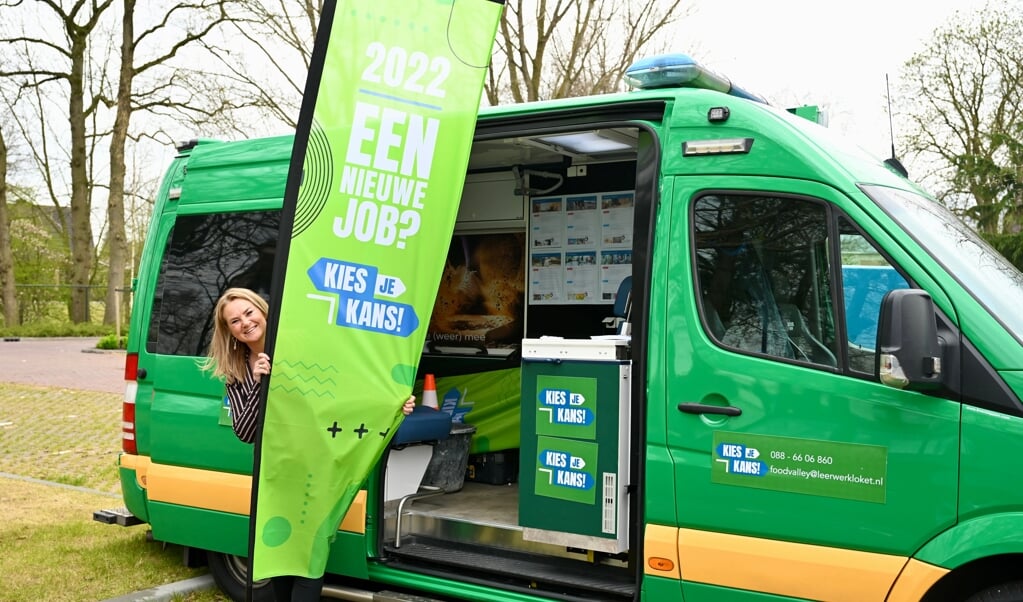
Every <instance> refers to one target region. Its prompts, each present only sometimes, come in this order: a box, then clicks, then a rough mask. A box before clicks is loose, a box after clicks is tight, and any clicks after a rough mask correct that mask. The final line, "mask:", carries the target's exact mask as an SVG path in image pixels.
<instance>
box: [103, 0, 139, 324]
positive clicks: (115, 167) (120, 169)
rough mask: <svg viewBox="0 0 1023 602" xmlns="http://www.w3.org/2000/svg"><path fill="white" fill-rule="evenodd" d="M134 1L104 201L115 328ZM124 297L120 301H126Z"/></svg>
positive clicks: (127, 2)
mask: <svg viewBox="0 0 1023 602" xmlns="http://www.w3.org/2000/svg"><path fill="white" fill-rule="evenodd" d="M134 18H135V0H124V15H123V17H122V22H121V68H120V76H119V78H118V83H117V114H116V115H115V116H114V128H113V131H112V132H111V139H110V196H109V198H108V200H107V224H108V227H109V234H108V237H109V244H108V248H109V249H110V270H109V273H108V275H107V296H106V310H105V311H104V313H103V323H104V324H109V325H114V324H118V323H119V322H120V320H121V317H122V316H123V315H125V310H126V307H124V304H122V303H121V298H122V295H121V294H120V291H119V290H118V289H121V288H124V285H125V282H124V274H125V261H126V257H127V255H128V250H127V237H126V236H125V232H124V175H125V165H124V147H125V141H126V140H127V138H128V123H129V121H130V120H131V86H132V76H133V75H134V64H135V30H134V22H133V20H134ZM127 297H128V296H127V295H124V296H123V298H125V299H127Z"/></svg>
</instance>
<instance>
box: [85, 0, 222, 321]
mask: <svg viewBox="0 0 1023 602" xmlns="http://www.w3.org/2000/svg"><path fill="white" fill-rule="evenodd" d="M229 4H230V2H225V1H224V0H199V1H197V2H179V3H176V4H173V5H171V6H170V8H168V9H167V11H166V12H164V13H162V14H160V16H159V18H158V19H157V20H155V21H151V22H152V25H150V26H149V27H147V28H145V29H144V30H143V31H142V32H141V33H140V34H139V35H138V36H137V37H136V34H135V19H136V18H137V16H138V11H137V2H136V0H122V13H121V46H120V53H119V55H118V66H119V69H118V75H117V84H116V87H115V88H114V89H113V93H112V97H107V98H105V102H106V103H107V105H108V106H113V107H114V108H115V111H114V123H113V127H112V129H111V136H110V188H109V191H108V197H107V227H108V236H107V246H108V249H109V253H110V256H109V261H110V263H109V266H110V267H109V272H108V275H107V293H106V305H105V307H106V310H105V312H104V316H103V322H104V323H105V324H114V323H115V321H116V320H117V317H118V312H119V311H122V310H125V309H127V308H126V307H124V304H123V303H119V301H120V299H121V295H120V294H119V292H120V291H119V290H118V289H121V288H123V287H124V286H125V284H126V282H125V273H126V270H127V256H128V243H127V236H126V233H125V214H124V205H125V203H124V196H125V174H126V169H127V168H126V162H125V147H126V144H127V141H128V138H129V125H130V123H131V118H132V115H133V114H134V113H135V112H136V111H150V110H156V109H157V108H159V109H160V110H164V111H178V112H179V113H181V114H190V115H191V116H192V119H193V120H202V119H206V118H208V117H210V116H211V115H215V114H217V113H218V112H219V111H221V110H223V108H224V107H225V105H227V104H228V103H227V102H226V101H224V100H223V98H222V97H221V96H219V95H211V96H208V97H204V98H200V99H195V98H192V97H188V96H186V98H187V101H185V102H182V100H181V99H178V98H175V97H174V96H173V95H172V90H171V89H169V88H165V87H163V86H161V85H156V84H155V81H156V78H151V79H150V81H149V83H150V84H151V85H150V86H147V87H146V88H145V89H142V90H134V89H133V87H134V84H135V81H136V79H137V78H140V77H144V76H146V75H148V74H150V73H153V72H158V71H159V72H164V73H166V72H167V71H168V67H169V66H170V63H171V62H172V61H173V59H175V57H177V55H178V53H179V52H181V51H182V50H183V49H185V48H187V47H188V46H190V45H193V44H195V43H196V42H197V41H199V40H202V39H203V38H204V37H205V36H207V35H209V33H210V32H211V31H213V30H214V29H215V28H217V27H219V26H220V25H221V24H222V23H224V22H225V21H226V20H227V5H229ZM150 19H152V17H151V16H150ZM171 28H174V31H172V32H168V30H170V29H171ZM140 47H143V49H144V50H146V56H145V58H144V60H142V61H141V62H140V63H138V64H136V58H137V57H136V54H137V50H139V48H140ZM154 47H155V48H154ZM167 75H168V77H169V78H170V81H172V82H173V81H175V74H174V73H173V72H172V73H167ZM178 81H181V80H180V79H178Z"/></svg>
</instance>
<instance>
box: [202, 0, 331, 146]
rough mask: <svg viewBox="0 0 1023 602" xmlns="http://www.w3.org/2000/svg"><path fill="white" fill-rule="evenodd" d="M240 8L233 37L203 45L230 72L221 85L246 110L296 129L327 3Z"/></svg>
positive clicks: (285, 1) (278, 1) (277, 1)
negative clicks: (318, 29)
mask: <svg viewBox="0 0 1023 602" xmlns="http://www.w3.org/2000/svg"><path fill="white" fill-rule="evenodd" d="M236 8H237V10H236V11H235V12H233V13H232V19H231V22H230V24H229V28H228V29H229V31H230V34H229V35H225V36H224V38H223V39H220V40H218V39H216V38H215V37H213V36H208V37H206V38H205V39H204V40H203V43H204V44H205V46H206V48H207V50H208V51H209V52H210V53H212V54H213V55H214V56H215V57H217V58H218V59H219V61H220V62H221V64H222V65H223V66H224V68H225V69H226V73H225V74H224V75H222V76H221V78H220V80H221V83H222V85H224V86H226V87H230V89H231V90H232V93H233V94H234V95H235V96H237V97H239V98H242V99H244V100H243V102H242V104H243V105H244V106H246V107H248V108H250V109H254V110H257V111H259V112H261V113H262V114H263V115H265V116H266V117H267V118H268V119H269V120H270V122H271V123H279V124H282V125H284V126H286V127H287V128H289V129H294V128H295V127H296V124H297V123H298V112H299V107H300V105H301V102H302V93H303V90H304V89H305V79H306V74H307V73H308V72H309V63H310V61H311V60H312V52H313V42H314V40H315V38H316V28H317V26H318V25H319V21H320V12H321V11H322V10H323V1H322V0H240V2H239V3H238V5H237V7H236ZM240 41H242V42H243V43H239V42H240Z"/></svg>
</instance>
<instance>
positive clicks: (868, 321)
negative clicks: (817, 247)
mask: <svg viewBox="0 0 1023 602" xmlns="http://www.w3.org/2000/svg"><path fill="white" fill-rule="evenodd" d="M838 233H839V235H838V237H839V241H840V243H841V244H840V248H841V258H840V259H841V262H842V293H843V297H844V303H845V325H846V331H847V332H848V333H849V344H848V349H849V368H850V369H851V370H854V371H856V372H863V373H865V374H873V373H874V357H875V355H876V353H877V352H876V348H877V320H878V317H879V315H880V311H881V300H882V299H884V296H885V294H887V293H888V291H890V290H894V289H900V288H909V284H908V283H907V282H906V279H905V278H904V277H903V276H902V275H901V274H899V272H898V271H896V270H895V268H894V267H893V266H892V264H891V263H889V262H888V260H887V259H886V258H885V257H884V256H883V255H882V254H881V253H880V252H879V251H878V250H877V248H876V247H875V246H874V245H873V244H872V243H871V242H870V241H869V240H867V238H866V237H865V236H864V235H863V234H862V233H860V232H859V230H857V229H856V228H854V227H853V225H852V223H850V222H849V220H847V219H846V218H844V217H840V218H839V219H838Z"/></svg>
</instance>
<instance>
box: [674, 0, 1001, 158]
mask: <svg viewBox="0 0 1023 602" xmlns="http://www.w3.org/2000/svg"><path fill="white" fill-rule="evenodd" d="M984 3H985V0H858V1H848V0H847V1H842V2H838V1H835V0H824V1H823V2H822V1H821V0H812V1H811V0H770V1H767V2H764V1H756V0H690V6H692V7H693V9H692V10H693V12H692V16H690V17H687V18H685V19H683V21H682V22H681V23H680V24H679V25H678V26H677V27H676V28H675V30H673V33H674V38H675V41H674V43H673V44H672V51H677V52H685V53H687V54H689V55H690V56H692V57H693V58H694V59H695V60H696V61H697V62H699V63H701V64H703V65H705V66H706V67H709V68H711V69H713V70H714V71H717V72H718V73H720V74H722V75H725V76H727V77H728V78H729V79H730V80H732V83H733V84H734V85H737V86H740V87H742V88H745V89H746V90H749V91H750V92H754V93H757V94H760V95H761V96H764V97H766V98H767V99H768V100H769V101H770V102H771V104H774V105H778V106H782V107H789V106H795V105H799V104H816V105H820V106H822V107H824V108H826V109H827V111H828V116H829V119H830V123H829V128H830V129H832V130H835V131H838V132H841V133H842V134H844V135H846V136H848V137H850V138H851V139H852V140H853V141H855V142H857V143H858V144H860V145H861V146H863V147H864V148H865V149H867V150H868V151H870V152H871V153H873V154H874V155H877V156H878V157H880V158H887V157H889V156H890V155H891V141H890V138H889V128H888V117H887V113H886V99H885V74H887V75H888V79H889V83H890V87H891V91H892V108H893V112H896V113H897V112H898V98H897V96H896V93H897V90H898V84H899V71H900V69H901V67H902V65H903V63H905V61H906V60H907V59H909V58H910V57H911V56H912V55H913V54H915V53H916V52H919V51H921V50H923V48H924V44H925V42H926V41H927V40H929V39H930V38H931V34H932V33H933V31H934V30H935V28H937V27H939V26H942V25H944V24H945V23H947V22H948V21H949V19H950V18H952V17H953V15H954V13H955V12H956V11H957V10H959V11H962V12H964V13H970V12H973V11H974V10H976V9H979V8H981V7H982V6H983V5H984ZM894 128H895V132H896V135H898V132H899V124H898V122H896V123H895V124H894Z"/></svg>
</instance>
